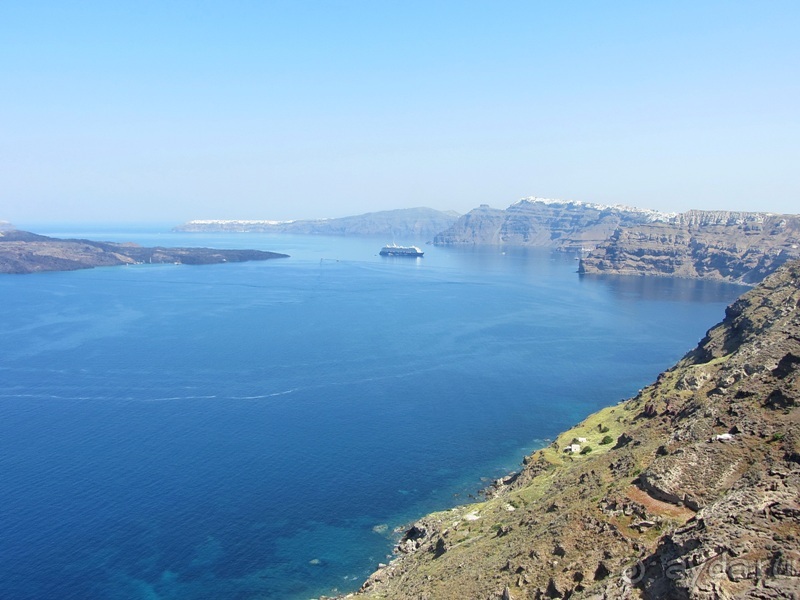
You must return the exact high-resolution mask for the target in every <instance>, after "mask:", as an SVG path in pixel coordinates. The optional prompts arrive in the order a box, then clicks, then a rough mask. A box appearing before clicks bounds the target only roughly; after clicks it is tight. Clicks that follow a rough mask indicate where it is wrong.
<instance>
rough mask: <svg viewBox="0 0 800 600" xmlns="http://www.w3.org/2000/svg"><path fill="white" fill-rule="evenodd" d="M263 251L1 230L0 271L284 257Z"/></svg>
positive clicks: (65, 269)
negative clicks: (67, 237) (148, 245)
mask: <svg viewBox="0 0 800 600" xmlns="http://www.w3.org/2000/svg"><path fill="white" fill-rule="evenodd" d="M283 257H286V255H285V254H278V253H276V252H263V251H261V250H215V249H212V248H161V247H157V248H145V247H142V246H138V245H136V244H117V243H113V242H95V241H91V240H62V239H58V238H51V237H46V236H43V235H37V234H35V233H30V232H27V231H17V230H9V231H0V273H18V274H23V273H37V272H42V271H75V270H78V269H91V268H93V267H113V266H117V265H130V264H137V263H177V264H184V265H207V264H216V263H225V262H244V261H250V260H267V259H270V258H283Z"/></svg>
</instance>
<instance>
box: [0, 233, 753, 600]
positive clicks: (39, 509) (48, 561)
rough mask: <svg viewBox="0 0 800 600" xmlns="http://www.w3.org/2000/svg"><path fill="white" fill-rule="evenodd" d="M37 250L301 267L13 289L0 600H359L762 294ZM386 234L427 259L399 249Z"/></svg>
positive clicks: (140, 236)
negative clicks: (399, 545)
mask: <svg viewBox="0 0 800 600" xmlns="http://www.w3.org/2000/svg"><path fill="white" fill-rule="evenodd" d="M38 232H40V233H43V234H46V235H55V236H59V237H81V238H90V239H95V240H109V241H132V242H136V243H139V244H142V245H148V246H152V245H161V246H176V245H178V246H206V247H217V248H255V249H263V250H272V251H275V252H282V253H286V254H289V255H290V258H282V259H276V260H268V261H263V262H248V263H238V264H234V263H229V264H220V265H207V266H188V265H173V264H165V265H149V264H144V265H135V266H128V267H124V266H123V267H110V268H98V269H91V270H84V271H75V272H63V273H41V274H34V275H0V301H2V309H3V313H2V320H1V321H0V598H2V599H3V600H6V599H8V600H10V599H13V600H52V599H54V598H58V599H59V600H73V599H74V600H201V599H202V600H211V599H213V600H256V599H258V600H264V599H287V600H300V599H302V600H306V599H308V598H316V597H318V596H319V595H323V594H325V595H334V594H337V593H346V592H350V591H354V590H356V589H357V588H358V587H359V586H360V585H361V583H362V582H363V581H364V579H365V578H366V577H367V576H368V575H369V574H370V573H371V572H372V571H373V570H374V569H375V568H376V566H377V565H378V563H380V562H387V561H388V560H389V559H390V558H391V556H390V555H391V551H392V547H393V545H394V544H395V543H396V541H397V539H398V537H399V535H400V533H401V532H402V531H403V529H404V528H406V527H408V526H409V524H410V523H412V522H413V521H414V520H415V519H417V518H419V517H421V516H423V515H424V514H425V513H427V512H431V511H434V510H442V509H446V508H450V507H452V506H454V505H457V504H463V503H466V502H470V501H473V500H474V498H475V497H477V496H479V494H478V492H479V490H481V489H482V488H485V487H486V486H487V485H488V484H489V483H490V482H491V481H492V480H494V479H496V478H498V477H502V476H504V475H506V474H508V473H510V472H512V471H514V470H516V469H518V468H519V467H520V463H521V460H522V458H523V456H524V455H526V454H528V453H530V452H531V451H533V450H534V449H536V448H539V447H542V446H544V445H546V444H548V443H550V442H551V441H552V439H553V438H554V437H555V436H556V435H557V434H558V433H559V432H560V431H562V430H564V429H566V428H568V427H570V426H572V425H574V424H576V423H577V422H579V421H580V420H582V419H583V418H584V417H586V416H587V415H589V414H590V413H592V412H594V411H596V410H598V409H600V408H602V407H605V406H609V405H612V404H615V403H617V402H620V401H621V400H622V399H625V398H628V397H630V396H632V395H635V394H636V393H637V391H638V390H639V389H640V388H642V387H643V386H645V385H647V384H649V383H651V382H652V381H654V379H655V378H656V376H657V375H658V373H659V372H661V371H662V370H664V369H666V368H668V367H670V366H671V365H672V364H673V363H675V361H677V360H678V359H680V358H681V357H682V356H683V355H684V354H685V353H686V352H687V351H689V350H690V349H692V348H693V347H694V346H695V345H696V344H697V342H698V340H700V339H701V338H702V337H703V335H704V334H705V332H706V330H707V329H709V328H710V327H711V326H712V325H714V324H715V323H717V322H718V321H720V320H721V319H722V317H723V316H724V309H725V306H726V305H727V304H728V303H730V302H731V301H732V300H733V299H735V298H736V297H737V296H738V295H740V294H741V293H742V292H743V291H744V288H742V287H738V286H733V285H726V284H720V283H714V282H702V281H690V280H680V279H666V278H664V279H662V278H644V277H610V276H580V275H578V273H577V265H578V263H577V261H576V257H575V256H574V255H570V254H567V253H552V252H550V251H547V250H541V249H526V248H514V247H486V248H474V247H464V248H461V247H437V246H432V245H425V244H424V240H405V239H404V240H387V239H374V238H350V237H347V238H345V237H341V238H340V237H322V236H292V235H278V234H245V233H241V234H234V233H231V234H228V233H219V234H187V233H172V232H170V231H169V229H168V228H166V227H164V228H161V227H152V226H151V227H130V226H128V227H120V226H112V225H104V226H94V227H92V228H89V227H77V226H74V225H73V226H63V225H61V226H57V225H51V226H49V228H48V227H45V228H42V229H39V230H38ZM392 241H397V242H398V243H406V244H408V243H417V244H418V245H420V246H421V247H422V248H423V250H424V251H425V256H424V257H423V258H407V257H382V256H379V254H378V252H379V250H380V248H381V246H382V245H384V244H385V243H388V242H392Z"/></svg>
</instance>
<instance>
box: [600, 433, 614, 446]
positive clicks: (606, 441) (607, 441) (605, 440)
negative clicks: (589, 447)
mask: <svg viewBox="0 0 800 600" xmlns="http://www.w3.org/2000/svg"><path fill="white" fill-rule="evenodd" d="M613 441H614V438H612V437H611V436H610V435H607V436H605V437H604V438H603V439H602V440H600V445H601V446H605V445H606V444H610V443H611V442H613Z"/></svg>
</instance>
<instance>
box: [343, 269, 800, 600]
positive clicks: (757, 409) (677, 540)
mask: <svg viewBox="0 0 800 600" xmlns="http://www.w3.org/2000/svg"><path fill="white" fill-rule="evenodd" d="M799 396H800V262H794V263H791V264H789V265H786V266H784V267H783V268H781V269H780V270H778V271H777V272H776V273H774V274H773V275H771V276H770V277H768V278H767V279H766V280H765V281H764V282H763V283H762V284H760V285H759V286H757V287H756V288H754V289H753V290H751V291H749V292H748V293H746V294H745V295H744V296H742V297H741V298H740V299H739V300H737V301H736V302H735V303H734V304H732V305H731V306H730V307H729V308H728V309H727V311H726V316H725V319H724V321H723V322H722V323H721V324H719V325H717V326H716V327H714V328H713V329H711V330H710V331H709V332H708V335H707V336H706V337H705V338H704V339H703V340H702V341H701V342H700V344H699V346H698V347H697V348H696V349H695V350H694V351H692V352H690V353H689V354H688V355H686V357H684V358H683V359H682V360H681V361H680V362H679V363H678V364H677V365H676V366H675V367H673V368H672V369H670V370H668V371H666V372H664V373H662V374H661V375H660V376H659V377H658V380H657V381H656V382H655V383H653V384H652V385H651V386H649V387H647V388H645V389H643V390H641V392H640V393H639V394H638V395H637V396H636V397H634V398H632V399H630V400H627V401H625V402H622V403H620V404H618V405H616V406H612V407H609V408H606V409H604V410H602V411H600V412H598V413H596V414H594V415H592V416H590V417H589V418H588V419H586V420H585V421H584V422H582V423H580V424H579V425H577V426H576V427H575V428H573V429H572V430H570V431H567V432H565V433H564V434H562V435H561V436H559V438H558V439H557V440H556V441H555V442H554V443H553V444H552V445H551V446H549V447H547V448H544V449H542V450H539V451H537V452H535V453H534V454H532V455H531V456H529V457H527V458H526V459H525V461H524V468H523V469H522V471H521V472H520V473H519V474H518V475H515V476H513V477H509V478H506V479H504V480H502V481H498V482H497V483H496V485H495V487H494V489H493V490H491V491H490V492H489V494H488V497H487V499H486V501H484V502H480V503H476V504H472V505H467V506H462V507H459V508H455V509H452V510H449V511H444V512H441V513H435V514H432V515H429V516H427V517H425V518H423V519H421V520H420V521H419V522H417V523H416V524H414V526H413V527H412V528H411V529H410V530H409V531H408V532H407V533H406V535H405V536H404V537H403V539H402V540H401V541H400V543H399V545H398V553H399V555H398V558H397V559H396V560H394V561H393V562H392V563H390V564H389V565H387V566H382V567H381V568H379V570H378V571H377V572H375V573H374V574H373V575H372V576H371V577H370V578H369V580H368V581H367V582H366V583H364V585H363V587H362V589H361V590H360V591H359V593H358V596H359V597H364V598H374V599H377V598H383V599H390V598H391V599H428V600H446V599H450V598H452V599H459V600H460V599H491V598H505V599H508V598H515V599H518V600H519V599H522V598H565V599H566V598H597V599H601V598H607V599H611V598H647V599H656V598H681V599H688V598H692V599H695V598H696V599H703V600H706V599H709V600H710V599H722V598H759V599H767V598H798V597H800V503H798V494H799V493H800V427H798V420H799V419H800V411H798V407H797V402H798V397H799ZM573 443H575V444H577V445H578V446H579V447H580V450H578V448H577V447H575V448H573V450H578V452H577V453H572V452H569V451H568V450H569V449H570V446H571V445H572V444H573ZM589 449H591V450H589ZM565 450H566V451H565Z"/></svg>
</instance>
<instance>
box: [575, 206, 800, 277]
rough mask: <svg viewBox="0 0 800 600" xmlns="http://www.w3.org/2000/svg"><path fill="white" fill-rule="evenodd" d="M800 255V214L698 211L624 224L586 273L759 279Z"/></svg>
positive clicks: (585, 263) (591, 258)
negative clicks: (636, 223)
mask: <svg viewBox="0 0 800 600" xmlns="http://www.w3.org/2000/svg"><path fill="white" fill-rule="evenodd" d="M797 258H800V217H799V216H797V215H772V214H768V213H746V212H722V211H700V210H692V211H689V212H687V213H683V214H680V215H677V216H676V217H674V218H672V219H670V220H669V221H666V222H665V221H655V222H651V223H643V224H639V225H636V226H633V227H619V228H618V229H617V230H616V231H614V233H613V234H612V235H611V236H610V237H609V239H608V240H607V241H606V242H604V243H602V244H599V245H598V247H597V248H596V249H595V250H593V251H592V252H591V253H590V254H588V255H587V256H585V257H584V258H583V260H582V261H581V272H583V273H615V274H621V275H672V276H678V277H703V278H708V279H719V280H725V281H736V282H742V283H755V282H758V281H761V280H762V279H763V278H764V277H765V276H766V275H768V274H769V273H772V272H773V271H774V270H775V269H777V268H778V267H779V266H781V265H782V264H785V263H786V262H789V261H790V260H794V259H797Z"/></svg>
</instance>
